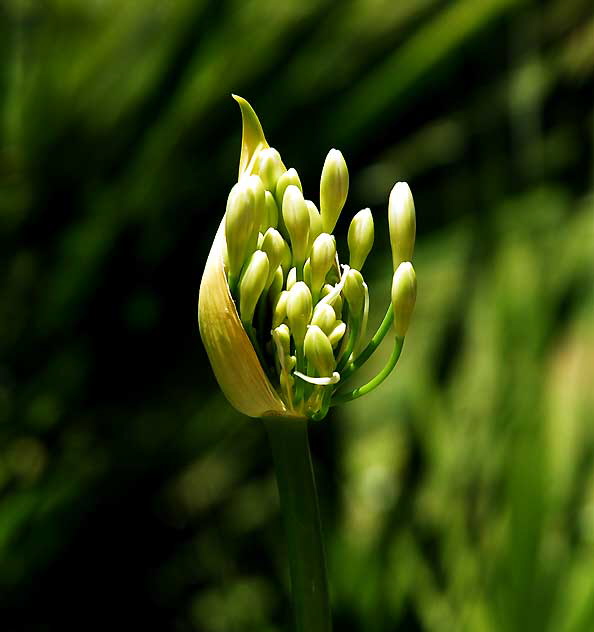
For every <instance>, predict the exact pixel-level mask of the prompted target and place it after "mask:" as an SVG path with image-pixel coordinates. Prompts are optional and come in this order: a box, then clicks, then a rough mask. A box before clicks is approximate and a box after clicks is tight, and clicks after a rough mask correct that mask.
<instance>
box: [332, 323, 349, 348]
mask: <svg viewBox="0 0 594 632" xmlns="http://www.w3.org/2000/svg"><path fill="white" fill-rule="evenodd" d="M345 331H346V323H342V322H341V323H338V325H336V327H334V329H333V330H332V331H331V332H330V333H329V334H328V340H329V341H330V344H331V345H332V348H336V347H337V346H338V343H339V342H340V341H341V340H342V337H343V336H344V333H345Z"/></svg>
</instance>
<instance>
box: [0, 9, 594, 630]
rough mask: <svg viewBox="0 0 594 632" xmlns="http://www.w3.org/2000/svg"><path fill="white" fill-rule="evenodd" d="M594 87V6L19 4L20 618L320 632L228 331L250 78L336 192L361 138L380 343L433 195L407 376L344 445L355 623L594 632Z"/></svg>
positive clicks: (1, 507) (0, 374) (5, 220)
mask: <svg viewBox="0 0 594 632" xmlns="http://www.w3.org/2000/svg"><path fill="white" fill-rule="evenodd" d="M593 75H594V9H593V8H592V3H591V0H549V1H542V2H531V1H529V0H525V1H521V0H480V1H479V0H456V1H444V0H414V1H413V0H399V1H398V2H396V1H394V0H348V1H347V0H345V1H341V2H332V1H329V0H299V1H295V0H286V1H285V2H273V1H271V0H219V1H216V2H215V1H211V2H206V1H201V0H175V1H173V0H159V1H156V0H130V1H127V2H122V1H121V0H3V2H2V3H1V4H0V105H1V110H0V115H1V119H0V126H1V127H0V130H1V132H0V133H1V138H0V226H1V229H0V231H1V240H2V241H1V243H2V246H1V247H0V261H1V265H0V612H1V619H2V627H3V629H4V630H6V631H7V632H8V631H13V630H14V631H16V630H48V631H53V630H56V631H57V630H60V631H64V630H74V629H76V630H80V629H85V630H106V629H111V630H120V629H122V630H123V629H160V630H175V631H184V632H185V631H188V632H191V631H204V632H227V631H230V632H233V631H236V630H237V631H242V632H244V631H247V632H249V631H252V630H253V631H256V630H257V631H259V632H273V631H280V630H287V629H289V627H288V626H289V622H290V602H289V597H288V594H289V583H288V574H287V569H286V566H285V550H284V543H283V539H282V532H281V522H280V517H279V512H278V500H277V496H276V488H275V482H274V478H273V472H272V466H271V456H270V452H269V449H268V445H267V441H266V437H265V434H264V432H263V429H262V427H261V425H260V424H259V423H258V422H256V421H250V420H246V419H244V418H241V417H240V416H239V415H238V414H237V413H235V412H234V411H233V410H232V409H231V408H230V406H229V405H228V404H227V403H226V401H225V400H224V399H223V397H222V395H221V394H220V392H219V390H218V388H217V385H216V383H215V381H214V378H213V376H212V374H211V371H210V368H209V365H208V362H207V359H206V356H205V353H204V350H203V347H202V345H201V342H200V338H199V335H198V329H197V322H196V299H197V293H198V287H199V282H200V276H201V271H202V267H203V264H204V261H205V257H206V254H207V251H208V249H209V246H210V242H211V240H212V237H213V235H214V232H215V230H216V227H217V225H218V223H219V221H220V218H221V216H222V213H223V210H224V204H225V200H226V196H227V192H228V190H229V188H230V187H231V186H232V184H233V182H234V180H235V178H236V173H237V165H238V160H239V148H240V133H241V128H240V116H239V110H238V108H237V105H236V104H235V102H234V101H233V100H232V99H231V98H230V93H231V92H234V93H238V94H241V95H242V96H244V97H246V98H247V99H248V100H249V101H250V102H251V103H252V104H253V106H254V107H255V109H256V111H257V112H258V114H259V116H260V118H261V120H262V122H263V125H264V129H265V131H266V135H267V137H268V140H269V142H270V144H271V145H272V146H275V147H277V148H278V149H279V150H280V151H281V153H282V155H283V158H284V160H285V162H286V164H287V165H289V166H294V167H296V168H297V169H298V171H299V172H300V174H301V178H302V181H303V183H304V189H305V192H306V195H307V196H309V197H313V198H314V199H317V191H318V186H319V184H318V179H319V174H320V171H321V167H322V164H323V161H324V158H325V155H326V153H327V151H328V150H329V149H330V148H331V147H338V148H340V149H341V150H342V151H343V153H344V155H345V157H346V159H347V163H348V165H349V168H350V173H351V191H350V195H349V201H348V202H347V208H346V210H345V212H344V213H343V218H342V220H341V222H340V224H339V227H338V231H339V232H342V234H343V235H346V229H347V227H348V221H349V220H350V217H351V216H352V215H353V214H354V213H355V212H356V211H357V210H359V209H360V208H363V207H365V206H370V207H371V208H372V211H373V213H374V217H375V223H376V246H375V249H374V251H373V253H372V256H371V258H370V260H369V262H368V264H367V278H368V281H369V284H370V287H371V291H372V315H371V322H372V324H375V323H377V322H379V319H380V318H381V315H382V313H383V310H384V309H385V307H386V305H387V303H388V293H389V283H390V276H391V261H390V253H389V243H388V239H387V236H386V235H387V218H386V211H387V199H388V194H389V191H390V189H391V187H392V185H393V183H394V182H395V181H397V180H407V181H408V182H409V183H410V185H411V188H412V190H413V193H414V195H415V201H416V207H417V218H418V220H417V221H418V242H417V244H418V246H417V250H416V254H415V266H416V268H417V274H418V279H419V299H418V304H417V311H416V314H415V318H414V322H413V325H412V328H411V331H410V334H409V336H408V337H407V343H406V346H405V349H404V353H403V357H402V360H401V362H400V364H399V365H398V368H397V370H396V372H395V373H394V375H393V376H392V377H391V379H390V380H389V382H387V383H386V384H385V385H384V386H383V387H382V388H380V389H378V390H377V391H376V392H374V393H373V394H371V395H369V396H368V397H366V398H365V399H363V400H359V401H358V402H353V403H352V404H351V405H349V406H344V407H342V408H340V409H338V410H333V412H332V414H331V416H330V417H328V419H327V420H326V421H324V422H323V423H319V424H317V425H315V426H314V427H313V428H312V429H311V437H310V438H311V443H312V451H313V455H314V460H315V467H316V470H317V476H318V482H319V491H320V496H321V501H322V505H323V522H324V528H325V536H326V541H327V549H328V557H329V570H330V577H331V589H332V599H333V608H334V613H335V621H336V629H337V630H345V631H346V630H355V631H362V630H365V631H366V632H376V631H377V632H380V631H382V632H383V631H387V630H406V631H411V632H415V631H417V630H419V631H421V630H422V631H427V632H429V631H436V632H437V631H439V632H443V631H450V630H455V631H472V632H513V631H516V630H517V631H520V630H522V631H523V632H525V631H529V630H538V631H546V630H551V631H552V630H554V631H555V632H579V631H582V630H583V631H584V632H586V631H588V632H589V631H591V630H592V629H594V426H593V421H594V388H593V387H594V195H593V193H594V191H593V186H594V161H593V155H594V77H593ZM341 247H342V248H343V250H342V252H343V253H344V252H345V250H344V240H343V242H342V246H341ZM389 346H390V345H389V344H388V345H387V347H389ZM388 352H389V349H388V348H386V349H385V351H384V352H383V357H382V353H381V352H380V353H379V354H378V355H379V356H380V357H378V358H375V359H374V361H373V362H370V364H371V365H372V366H371V367H370V368H369V371H368V373H369V374H371V373H372V372H373V371H374V370H377V369H379V367H380V366H381V365H382V361H383V360H384V359H385V358H386V357H387V354H388Z"/></svg>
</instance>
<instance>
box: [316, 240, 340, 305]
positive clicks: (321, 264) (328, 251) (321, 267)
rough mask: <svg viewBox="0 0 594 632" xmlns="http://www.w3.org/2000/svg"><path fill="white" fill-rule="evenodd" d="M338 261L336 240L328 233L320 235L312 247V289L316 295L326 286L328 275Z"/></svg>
mask: <svg viewBox="0 0 594 632" xmlns="http://www.w3.org/2000/svg"><path fill="white" fill-rule="evenodd" d="M335 259H336V240H335V239H334V237H333V236H332V235H329V234H328V233H322V234H321V235H318V237H317V238H316V240H315V241H314V242H313V245H312V247H311V254H310V256H309V260H310V263H311V288H312V290H313V292H314V294H317V292H318V291H319V290H320V288H321V287H322V286H323V285H324V281H325V279H326V275H327V274H328V272H329V270H330V268H331V267H332V265H333V264H334V261H335Z"/></svg>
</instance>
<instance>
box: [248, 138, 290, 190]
mask: <svg viewBox="0 0 594 632" xmlns="http://www.w3.org/2000/svg"><path fill="white" fill-rule="evenodd" d="M284 171H285V167H284V166H283V161H282V160H281V157H280V154H279V153H278V151H277V150H276V149H274V148H273V147H267V148H266V149H262V150H261V151H260V152H259V153H258V156H257V157H256V164H255V165H254V170H253V173H256V174H258V175H259V176H260V178H262V182H263V183H264V187H265V188H266V190H267V191H271V192H272V193H274V192H275V191H276V183H277V181H278V179H279V178H280V177H281V175H282V174H283V172H284Z"/></svg>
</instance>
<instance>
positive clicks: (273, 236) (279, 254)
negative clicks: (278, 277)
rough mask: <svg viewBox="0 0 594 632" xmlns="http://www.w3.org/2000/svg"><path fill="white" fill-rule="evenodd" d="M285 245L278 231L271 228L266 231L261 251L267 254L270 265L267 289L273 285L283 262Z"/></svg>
mask: <svg viewBox="0 0 594 632" xmlns="http://www.w3.org/2000/svg"><path fill="white" fill-rule="evenodd" d="M284 243H285V240H284V239H283V238H282V237H281V234H280V233H279V232H278V230H276V229H274V228H269V229H268V230H267V231H266V233H265V235H264V238H263V239H262V244H261V246H260V250H262V251H263V252H265V253H266V255H267V257H268V263H269V269H268V279H267V281H266V287H269V286H270V284H271V283H272V279H273V278H274V275H275V274H276V271H277V268H278V266H279V265H280V263H281V261H282V258H283V252H284Z"/></svg>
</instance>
